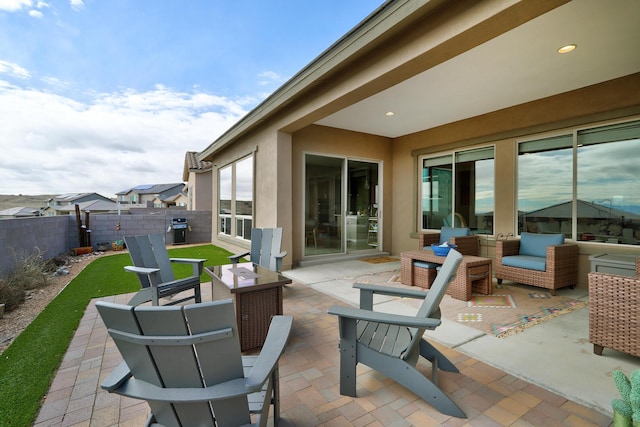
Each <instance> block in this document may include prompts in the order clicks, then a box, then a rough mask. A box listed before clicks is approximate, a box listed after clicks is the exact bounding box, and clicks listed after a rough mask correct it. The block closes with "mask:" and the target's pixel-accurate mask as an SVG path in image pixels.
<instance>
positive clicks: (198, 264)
mask: <svg viewBox="0 0 640 427" xmlns="http://www.w3.org/2000/svg"><path fill="white" fill-rule="evenodd" d="M169 261H171V262H175V263H176V264H191V266H192V267H193V275H194V276H200V275H201V274H202V269H203V268H204V263H205V262H206V261H207V260H206V259H201V258H169Z"/></svg>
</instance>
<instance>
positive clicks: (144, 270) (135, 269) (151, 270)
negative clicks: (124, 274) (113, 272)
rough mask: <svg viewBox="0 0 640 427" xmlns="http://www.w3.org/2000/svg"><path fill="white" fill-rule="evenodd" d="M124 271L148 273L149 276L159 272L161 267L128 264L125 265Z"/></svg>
mask: <svg viewBox="0 0 640 427" xmlns="http://www.w3.org/2000/svg"><path fill="white" fill-rule="evenodd" d="M124 271H128V272H129V273H136V274H146V275H147V276H148V275H150V274H153V273H157V272H159V271H160V269H159V268H147V267H136V266H133V265H126V266H125V267H124Z"/></svg>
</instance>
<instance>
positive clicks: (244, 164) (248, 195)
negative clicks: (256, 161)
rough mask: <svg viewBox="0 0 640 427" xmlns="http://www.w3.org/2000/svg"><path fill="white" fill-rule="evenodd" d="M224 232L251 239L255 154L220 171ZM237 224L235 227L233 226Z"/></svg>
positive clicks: (220, 205) (220, 212)
mask: <svg viewBox="0 0 640 427" xmlns="http://www.w3.org/2000/svg"><path fill="white" fill-rule="evenodd" d="M218 182H219V184H218V194H219V202H218V209H219V210H218V218H219V229H218V232H219V233H220V234H226V235H228V236H234V237H238V238H241V239H244V240H251V228H252V227H253V156H249V157H245V158H244V159H242V160H239V161H237V162H235V163H233V164H231V165H229V166H225V167H224V168H221V169H220V171H219V172H218ZM232 225H235V227H232Z"/></svg>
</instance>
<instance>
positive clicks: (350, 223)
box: [304, 154, 381, 256]
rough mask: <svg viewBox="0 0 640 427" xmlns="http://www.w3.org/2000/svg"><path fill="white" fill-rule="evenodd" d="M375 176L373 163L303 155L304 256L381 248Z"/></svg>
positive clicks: (377, 170) (376, 175)
mask: <svg viewBox="0 0 640 427" xmlns="http://www.w3.org/2000/svg"><path fill="white" fill-rule="evenodd" d="M378 172H379V168H378V164H377V163H371V162H364V161H357V160H348V159H344V158H340V157H328V156H319V155H313V154H307V155H306V157H305V212H304V215H305V220H304V227H305V229H304V236H305V237H304V239H305V241H304V255H305V256H315V255H328V254H341V253H347V252H354V251H363V250H371V249H377V248H378V247H379V246H380V240H379V239H380V238H379V235H381V233H380V231H381V230H380V226H379V222H378V211H379V203H380V202H379V183H378V182H379V178H378Z"/></svg>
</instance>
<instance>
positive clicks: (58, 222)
mask: <svg viewBox="0 0 640 427" xmlns="http://www.w3.org/2000/svg"><path fill="white" fill-rule="evenodd" d="M69 224H70V222H69V218H68V217H66V216H57V217H40V218H20V219H4V220H0V277H2V276H5V275H7V274H9V273H10V272H11V271H13V268H14V265H15V256H14V255H18V256H25V255H32V254H34V253H35V252H36V248H38V249H39V250H40V251H41V252H42V254H43V257H44V258H45V259H50V258H53V257H55V256H56V255H58V254H61V253H63V252H66V251H68V250H69V246H68V241H69Z"/></svg>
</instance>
